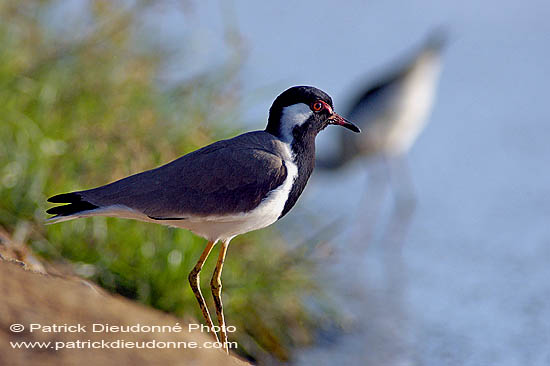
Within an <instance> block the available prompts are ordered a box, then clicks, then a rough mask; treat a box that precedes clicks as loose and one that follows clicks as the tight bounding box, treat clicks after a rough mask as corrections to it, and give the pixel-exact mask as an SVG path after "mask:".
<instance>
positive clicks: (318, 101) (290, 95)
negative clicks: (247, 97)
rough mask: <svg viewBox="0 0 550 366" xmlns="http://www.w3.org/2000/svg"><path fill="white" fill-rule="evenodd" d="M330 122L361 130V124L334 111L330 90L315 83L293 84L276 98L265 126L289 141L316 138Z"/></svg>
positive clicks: (268, 130) (267, 129) (270, 131)
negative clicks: (305, 84) (324, 89)
mask: <svg viewBox="0 0 550 366" xmlns="http://www.w3.org/2000/svg"><path fill="white" fill-rule="evenodd" d="M330 124H333V125H340V126H343V127H346V128H348V129H350V130H352V131H354V132H360V130H359V127H357V126H356V125H354V124H353V123H351V122H349V121H346V120H345V119H344V118H342V117H341V116H339V115H338V114H336V113H334V105H333V104H332V98H331V97H330V96H329V95H328V94H327V93H325V92H324V91H322V90H319V89H317V88H314V87H312V86H294V87H292V88H290V89H287V90H285V91H284V92H283V93H282V94H281V95H279V96H278V97H277V99H275V101H274V102H273V105H272V106H271V108H270V110H269V120H268V123H267V127H266V129H265V130H266V131H267V132H269V133H271V134H273V135H275V136H277V137H279V138H280V139H282V140H283V141H287V142H289V143H290V142H292V141H294V140H296V139H302V138H304V137H305V136H309V137H312V138H315V136H317V134H318V133H319V132H320V131H321V130H323V129H324V128H325V127H327V126H328V125H330Z"/></svg>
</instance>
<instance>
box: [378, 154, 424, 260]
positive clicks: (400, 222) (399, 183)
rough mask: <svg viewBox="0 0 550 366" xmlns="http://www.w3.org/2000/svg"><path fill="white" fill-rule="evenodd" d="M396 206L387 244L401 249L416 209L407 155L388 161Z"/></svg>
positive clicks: (391, 217) (390, 222)
mask: <svg viewBox="0 0 550 366" xmlns="http://www.w3.org/2000/svg"><path fill="white" fill-rule="evenodd" d="M388 166H389V168H390V171H389V172H390V174H389V177H390V182H391V185H392V191H393V195H394V207H393V210H392V212H391V215H390V220H389V222H388V227H387V230H386V235H385V236H386V237H385V239H386V240H385V241H386V243H385V244H386V245H389V247H390V248H393V249H394V250H401V247H402V245H403V242H404V241H405V238H406V236H407V231H408V229H409V226H410V224H411V222H412V219H413V215H414V211H415V209H416V193H415V189H414V184H413V181H412V178H411V173H410V169H409V165H408V163H407V160H406V157H405V156H399V157H395V158H393V159H392V160H391V161H388Z"/></svg>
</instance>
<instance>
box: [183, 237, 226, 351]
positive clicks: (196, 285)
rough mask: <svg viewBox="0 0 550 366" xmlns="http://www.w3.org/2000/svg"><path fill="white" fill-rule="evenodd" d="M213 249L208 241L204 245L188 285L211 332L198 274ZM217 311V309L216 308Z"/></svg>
mask: <svg viewBox="0 0 550 366" xmlns="http://www.w3.org/2000/svg"><path fill="white" fill-rule="evenodd" d="M213 247H214V242H211V241H209V242H208V243H207V244H206V248H204V251H203V252H202V254H201V256H200V258H199V261H198V262H197V264H196V265H195V267H193V270H192V271H191V273H189V277H188V278H189V284H190V285H191V290H193V293H194V294H195V297H196V298H197V301H198V302H199V306H200V308H201V311H202V315H203V316H204V319H205V320H206V324H207V325H208V327H209V328H210V329H211V330H213V329H214V324H213V323H212V318H211V317H210V313H209V312H208V307H207V306H206V301H204V297H203V296H202V292H201V286H200V272H201V269H202V266H203V265H204V262H205V261H206V259H207V258H208V255H209V254H210V252H211V251H212V248H213ZM216 310H217V308H216ZM214 336H215V337H216V341H219V339H218V335H217V334H216V332H214Z"/></svg>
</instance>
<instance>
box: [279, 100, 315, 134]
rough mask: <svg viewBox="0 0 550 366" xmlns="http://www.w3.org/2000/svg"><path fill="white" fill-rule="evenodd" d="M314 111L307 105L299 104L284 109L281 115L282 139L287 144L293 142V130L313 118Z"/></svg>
mask: <svg viewBox="0 0 550 366" xmlns="http://www.w3.org/2000/svg"><path fill="white" fill-rule="evenodd" d="M312 114H313V111H312V110H311V109H310V108H309V106H308V105H307V104H305V103H297V104H293V105H289V106H288V107H284V108H283V113H281V130H280V133H281V138H282V140H283V141H285V142H287V143H291V142H292V139H293V138H292V130H293V129H294V127H296V126H301V125H302V124H304V122H305V121H307V120H308V119H309V117H311V115H312Z"/></svg>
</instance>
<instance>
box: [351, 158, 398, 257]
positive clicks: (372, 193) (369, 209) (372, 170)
mask: <svg viewBox="0 0 550 366" xmlns="http://www.w3.org/2000/svg"><path fill="white" fill-rule="evenodd" d="M385 165H386V162H385V160H382V159H379V158H376V157H375V158H372V161H367V162H365V166H366V167H367V169H366V170H367V179H366V180H365V183H366V184H365V191H364V193H363V198H362V199H361V204H360V206H359V207H360V209H359V210H360V212H359V214H358V215H357V217H358V221H359V222H358V223H357V224H358V225H357V226H358V229H357V230H355V233H356V237H355V238H354V240H353V242H354V243H357V245H359V243H361V244H360V245H361V247H360V248H359V247H358V248H357V249H358V250H360V251H364V250H366V248H367V247H368V246H369V245H370V244H371V243H372V241H373V240H374V236H375V235H374V234H375V231H376V226H377V223H378V221H379V218H380V216H381V214H382V207H383V203H384V199H385V196H386V191H387V188H388V183H389V182H388V180H389V177H388V171H387V167H386V166H385ZM365 243H366V244H365Z"/></svg>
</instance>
